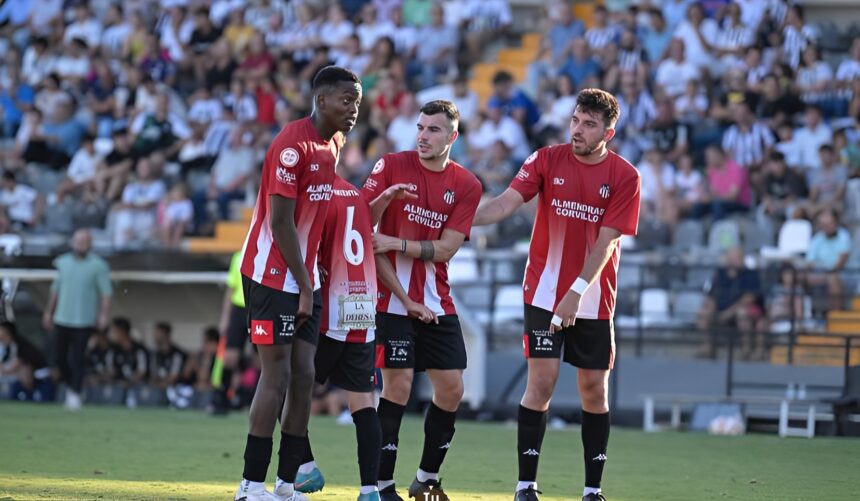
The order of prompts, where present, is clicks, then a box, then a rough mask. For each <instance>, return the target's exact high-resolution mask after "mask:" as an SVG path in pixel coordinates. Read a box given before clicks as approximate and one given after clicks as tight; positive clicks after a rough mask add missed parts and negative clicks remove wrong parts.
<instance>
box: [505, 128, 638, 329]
mask: <svg viewBox="0 0 860 501" xmlns="http://www.w3.org/2000/svg"><path fill="white" fill-rule="evenodd" d="M640 186H641V181H640V178H639V172H638V171H637V170H636V168H635V167H633V166H632V165H630V163H628V162H627V161H626V160H624V159H623V158H622V157H620V156H618V155H617V154H615V153H613V152H612V151H610V152H609V154H608V155H607V156H606V158H605V159H604V160H603V161H601V162H600V163H598V164H594V165H588V164H584V163H582V162H580V161H579V160H577V159H576V157H575V156H574V154H573V149H572V147H571V145H570V144H569V143H568V144H556V145H553V146H547V147H545V148H541V149H539V150H538V151H536V152H534V153H532V155H531V156H529V157H528V158H527V159H526V161H525V163H523V166H522V168H521V169H520V171H519V172H518V173H517V175H516V176H515V177H514V179H513V181H511V185H510V187H511V188H513V189H515V190H517V191H518V192H519V193H520V194H521V195H522V196H523V198H524V199H525V200H526V201H529V200H531V199H532V198H533V197H534V196H535V195H538V207H537V215H536V217H535V224H534V228H533V230H532V239H531V245H530V246H529V259H528V264H527V266H526V273H525V278H524V280H523V296H524V300H525V303H526V304H530V305H532V306H536V307H538V308H543V309H545V310H548V311H555V308H556V306H558V303H559V301H561V299H562V298H563V297H564V295H565V294H566V293H567V291H568V290H569V289H570V287H571V285H573V282H574V281H575V280H576V278H577V277H579V274H580V273H581V272H582V267H583V265H584V264H585V259H586V258H587V257H588V253H589V252H590V251H591V249H592V248H593V247H594V244H595V242H596V241H597V236H598V233H599V232H600V228H601V227H604V226H606V227H609V228H614V229H616V230H618V231H620V232H621V233H622V234H624V235H635V234H636V231H637V228H638V225H639V191H640ZM620 257H621V250H620V249H619V246H617V245H616V246H615V250H614V251H613V253H612V256H611V257H610V260H609V262H608V263H607V264H606V266H604V267H603V271H602V272H601V274H600V277H599V278H598V279H597V280H595V281H594V283H592V284H591V286H590V287H589V288H588V290H587V291H586V292H585V295H584V296H583V297H582V299H581V300H580V303H579V312H578V313H577V317H578V318H585V319H601V320H607V319H611V318H612V317H613V314H614V311H615V291H616V282H617V274H618V261H619V259H620Z"/></svg>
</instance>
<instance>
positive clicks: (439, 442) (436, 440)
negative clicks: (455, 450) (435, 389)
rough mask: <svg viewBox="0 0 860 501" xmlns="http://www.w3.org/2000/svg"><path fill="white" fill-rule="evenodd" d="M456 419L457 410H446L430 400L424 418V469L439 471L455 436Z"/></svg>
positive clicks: (422, 456)
mask: <svg viewBox="0 0 860 501" xmlns="http://www.w3.org/2000/svg"><path fill="white" fill-rule="evenodd" d="M456 419H457V413H456V412H448V411H444V410H442V409H440V408H439V407H436V404H434V403H433V402H430V408H429V409H427V416H426V417H425V418H424V452H423V453H422V454H421V466H420V468H421V469H422V470H424V471H426V472H427V473H439V468H440V467H441V466H442V461H444V460H445V454H447V453H448V449H449V448H450V447H451V439H452V438H454V421H455V420H456Z"/></svg>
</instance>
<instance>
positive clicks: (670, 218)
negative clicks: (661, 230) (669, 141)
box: [636, 147, 678, 224]
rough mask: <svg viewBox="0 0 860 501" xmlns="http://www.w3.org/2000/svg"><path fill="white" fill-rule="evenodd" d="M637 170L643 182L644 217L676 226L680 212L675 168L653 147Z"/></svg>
mask: <svg viewBox="0 0 860 501" xmlns="http://www.w3.org/2000/svg"><path fill="white" fill-rule="evenodd" d="M636 170H638V171H639V176H640V179H641V181H642V188H641V192H640V195H639V196H640V199H641V204H642V216H644V217H649V216H650V217H656V218H657V219H658V220H660V221H661V222H663V223H666V224H674V222H675V220H676V214H677V212H678V209H677V207H676V205H675V196H674V195H675V167H674V166H673V165H672V164H670V163H669V162H667V161H666V159H665V157H664V156H663V154H662V153H661V152H660V150H659V149H657V148H655V147H651V148H649V149H648V150H647V151H646V152H645V155H644V156H643V158H642V160H640V161H639V163H638V164H637V165H636Z"/></svg>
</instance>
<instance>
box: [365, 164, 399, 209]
mask: <svg viewBox="0 0 860 501" xmlns="http://www.w3.org/2000/svg"><path fill="white" fill-rule="evenodd" d="M391 158H392V157H391V156H390V155H385V156H383V157H382V158H380V159H379V160H377V161H376V163H375V164H374V165H373V170H372V171H370V177H368V178H367V181H365V182H364V186H363V187H362V188H361V194H362V196H363V197H364V199H365V200H367V201H368V202H370V201H372V200H376V197H378V196H379V195H381V194H382V192H384V191H385V189H386V188H388V185H389V183H390V179H391V176H389V175H388V172H389V171H390V170H391V166H390V165H388V164H390V163H391Z"/></svg>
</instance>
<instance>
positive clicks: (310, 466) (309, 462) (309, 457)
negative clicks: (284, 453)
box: [299, 434, 317, 475]
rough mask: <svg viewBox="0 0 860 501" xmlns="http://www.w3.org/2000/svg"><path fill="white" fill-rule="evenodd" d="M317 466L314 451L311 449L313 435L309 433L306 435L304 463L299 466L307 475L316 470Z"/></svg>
mask: <svg viewBox="0 0 860 501" xmlns="http://www.w3.org/2000/svg"><path fill="white" fill-rule="evenodd" d="M316 467H317V463H316V461H314V451H313V450H311V436H310V434H308V435H305V454H304V456H303V457H302V464H301V465H300V466H299V473H301V474H303V475H307V474H308V473H310V472H312V471H314V468H316Z"/></svg>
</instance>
